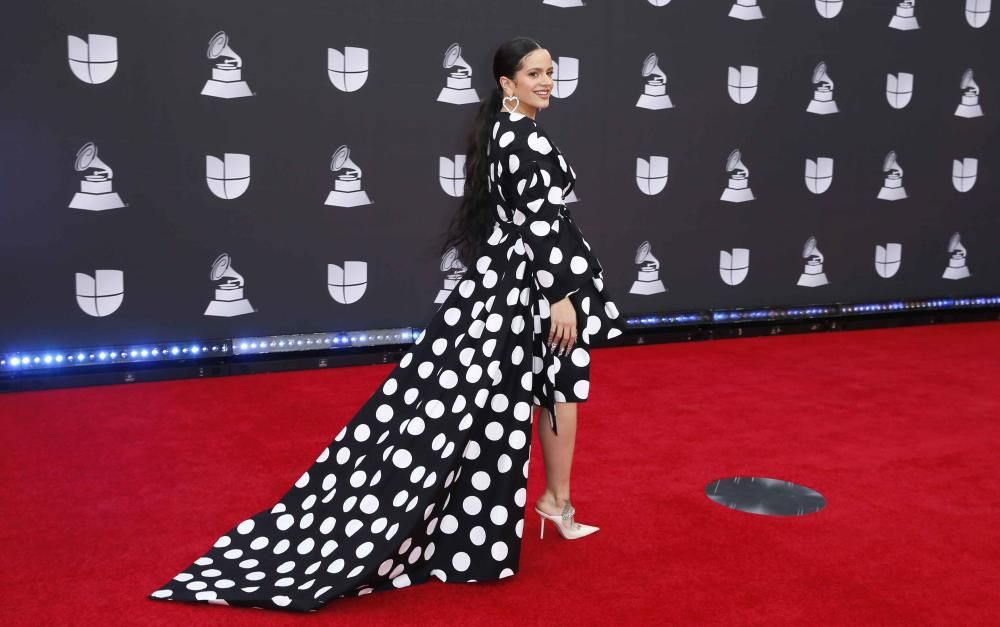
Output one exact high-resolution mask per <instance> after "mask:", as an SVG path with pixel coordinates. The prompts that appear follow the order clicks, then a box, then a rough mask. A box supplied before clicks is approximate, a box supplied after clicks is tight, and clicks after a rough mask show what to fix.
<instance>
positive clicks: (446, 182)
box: [438, 155, 465, 198]
mask: <svg viewBox="0 0 1000 627" xmlns="http://www.w3.org/2000/svg"><path fill="white" fill-rule="evenodd" d="M438 182H439V183H441V189H443V190H444V192H445V193H446V194H448V195H449V196H454V197H456V198H461V196H462V194H463V193H464V192H465V155H455V158H454V159H449V158H448V157H438Z"/></svg>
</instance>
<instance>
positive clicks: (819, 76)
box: [806, 61, 839, 115]
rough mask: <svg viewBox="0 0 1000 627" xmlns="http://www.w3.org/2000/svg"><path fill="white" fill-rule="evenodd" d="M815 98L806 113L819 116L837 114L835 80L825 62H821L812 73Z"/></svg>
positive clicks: (810, 102)
mask: <svg viewBox="0 0 1000 627" xmlns="http://www.w3.org/2000/svg"><path fill="white" fill-rule="evenodd" d="M812 84H813V97H812V100H810V101H809V106H808V107H806V111H808V112H809V113H815V114H817V115H829V114H831V113H837V112H838V111H839V109H837V101H836V100H834V99H833V79H832V78H831V77H830V72H829V71H828V69H827V67H826V62H825V61H820V62H819V63H818V64H817V65H816V67H815V69H813V73H812Z"/></svg>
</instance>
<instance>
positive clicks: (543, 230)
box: [528, 220, 552, 276]
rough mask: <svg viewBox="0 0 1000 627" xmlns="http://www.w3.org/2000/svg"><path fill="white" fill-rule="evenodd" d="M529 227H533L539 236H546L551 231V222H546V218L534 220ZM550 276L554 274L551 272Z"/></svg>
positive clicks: (532, 229)
mask: <svg viewBox="0 0 1000 627" xmlns="http://www.w3.org/2000/svg"><path fill="white" fill-rule="evenodd" d="M528 228H529V229H531V232H532V233H534V234H535V235H537V236H538V237H545V236H546V235H548V234H549V231H550V230H551V227H550V226H549V223H548V222H546V221H545V220H535V221H534V222H532V223H531V225H530V226H529V227H528ZM539 272H545V271H544V270H539ZM537 274H538V273H536V276H537ZM549 276H552V275H551V274H550V275H549Z"/></svg>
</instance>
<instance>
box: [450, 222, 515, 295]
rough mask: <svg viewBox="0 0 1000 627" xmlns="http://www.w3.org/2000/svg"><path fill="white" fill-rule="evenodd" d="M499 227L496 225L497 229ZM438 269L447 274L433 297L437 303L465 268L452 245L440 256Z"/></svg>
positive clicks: (454, 285) (452, 288)
mask: <svg viewBox="0 0 1000 627" xmlns="http://www.w3.org/2000/svg"><path fill="white" fill-rule="evenodd" d="M499 228H500V227H499V226H498V227H497V230H499ZM494 232H496V231H494ZM440 270H441V272H446V273H447V274H445V276H444V287H442V288H441V289H440V290H438V293H437V296H435V297H434V302H435V303H438V304H440V303H443V302H444V301H446V300H447V299H448V296H449V295H450V294H451V292H452V290H454V289H455V288H456V287H458V284H459V283H460V282H461V281H462V276H463V275H464V274H465V271H466V270H467V268H466V267H465V264H463V263H462V260H461V259H459V258H458V251H457V250H456V249H455V248H454V247H452V248H449V249H448V250H447V251H445V253H444V256H442V257H441V266H440Z"/></svg>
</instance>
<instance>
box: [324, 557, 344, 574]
mask: <svg viewBox="0 0 1000 627" xmlns="http://www.w3.org/2000/svg"><path fill="white" fill-rule="evenodd" d="M344 563H345V562H344V558H342V557H339V558H337V559H335V560H333V561H332V562H330V565H329V566H327V567H326V572H328V573H331V574H332V573H339V572H340V571H342V570H344Z"/></svg>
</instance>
